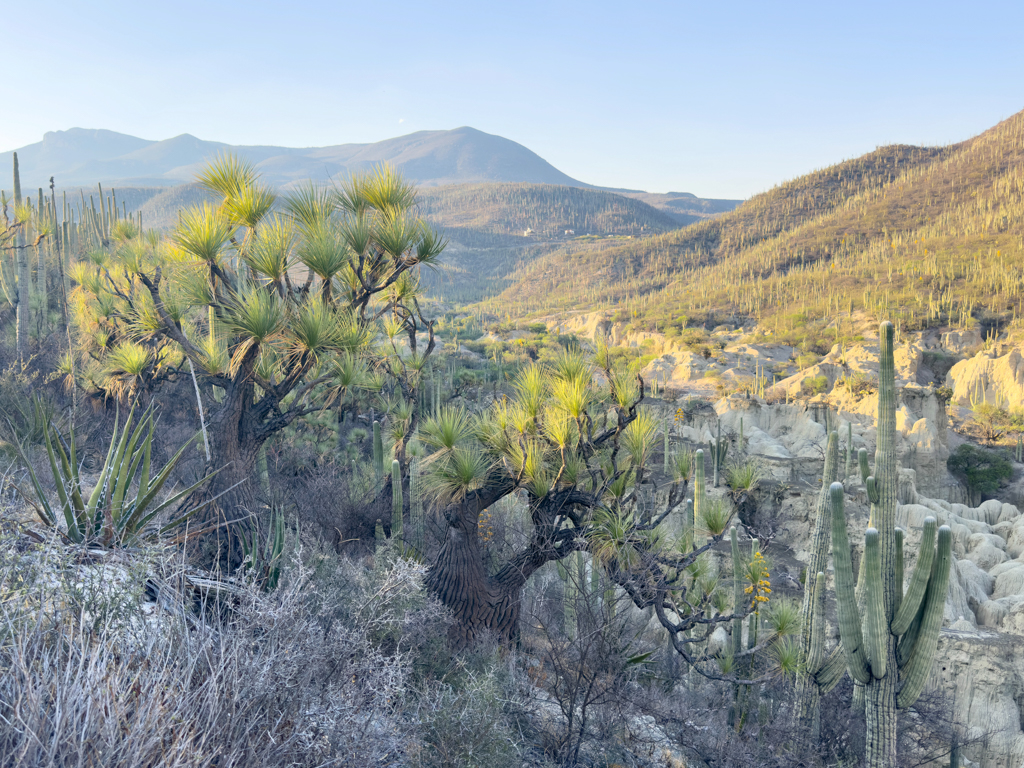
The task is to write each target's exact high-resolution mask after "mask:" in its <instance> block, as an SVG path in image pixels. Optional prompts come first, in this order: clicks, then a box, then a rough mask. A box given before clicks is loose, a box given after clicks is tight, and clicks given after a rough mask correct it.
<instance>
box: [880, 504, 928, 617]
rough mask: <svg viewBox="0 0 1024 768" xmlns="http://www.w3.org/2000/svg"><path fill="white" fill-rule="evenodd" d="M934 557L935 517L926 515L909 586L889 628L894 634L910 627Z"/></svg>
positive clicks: (924, 589)
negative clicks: (918, 551)
mask: <svg viewBox="0 0 1024 768" xmlns="http://www.w3.org/2000/svg"><path fill="white" fill-rule="evenodd" d="M934 557H935V518H934V517H927V518H925V521H924V533H923V534H922V536H921V550H920V554H918V556H917V565H916V566H915V567H914V575H913V576H911V577H910V586H909V587H908V588H907V594H906V595H905V596H904V598H903V601H902V603H901V604H900V608H899V610H898V611H897V612H896V617H895V618H894V619H893V620H892V625H891V627H890V628H891V630H892V633H893V634H894V635H902V634H905V633H906V631H907V630H908V629H910V625H911V623H912V622H913V621H914V617H916V616H917V612H918V609H920V607H921V601H922V600H924V596H925V591H926V588H927V587H928V581H929V579H930V577H931V572H932V562H933V560H934ZM901 588H902V587H901Z"/></svg>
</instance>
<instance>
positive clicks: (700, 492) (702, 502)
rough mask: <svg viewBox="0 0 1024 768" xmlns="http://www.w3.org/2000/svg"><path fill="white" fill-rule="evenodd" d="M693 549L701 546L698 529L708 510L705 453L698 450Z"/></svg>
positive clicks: (694, 455)
mask: <svg viewBox="0 0 1024 768" xmlns="http://www.w3.org/2000/svg"><path fill="white" fill-rule="evenodd" d="M693 462H694V471H693V529H692V530H693V548H694V549H697V547H699V546H701V543H702V542H701V537H699V536H698V535H697V527H698V523H699V521H700V520H701V519H702V518H701V515H703V514H704V512H705V510H706V509H707V504H708V497H707V488H706V487H705V485H704V451H702V450H701V449H700V448H698V449H697V450H696V451H695V452H694V454H693Z"/></svg>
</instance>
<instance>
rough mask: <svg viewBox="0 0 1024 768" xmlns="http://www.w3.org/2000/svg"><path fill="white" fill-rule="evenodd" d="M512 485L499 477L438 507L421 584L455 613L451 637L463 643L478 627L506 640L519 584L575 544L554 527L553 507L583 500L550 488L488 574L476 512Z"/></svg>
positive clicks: (512, 632)
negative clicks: (437, 538)
mask: <svg viewBox="0 0 1024 768" xmlns="http://www.w3.org/2000/svg"><path fill="white" fill-rule="evenodd" d="M512 490H513V486H512V481H511V480H510V479H508V478H503V479H501V480H498V481H496V482H494V483H493V484H489V485H487V486H485V487H484V488H483V489H481V490H480V491H476V492H474V493H471V494H469V495H468V496H467V497H466V498H465V499H464V500H462V501H461V502H460V503H458V504H452V505H450V506H449V507H448V508H447V509H445V511H444V517H445V519H446V520H447V522H448V532H447V535H446V536H445V540H444V543H443V544H442V546H441V551H440V552H439V553H438V556H437V560H436V561H435V562H434V564H433V565H432V566H431V568H430V571H429V573H428V574H427V587H428V588H429V589H430V590H431V591H432V592H433V593H434V594H435V595H436V596H437V598H438V599H439V600H440V601H441V602H442V603H444V604H445V605H446V606H447V607H448V608H449V609H450V610H451V611H452V613H453V614H454V615H455V621H456V623H455V625H454V626H453V627H452V631H451V640H452V642H453V644H454V645H455V646H456V647H464V646H465V645H467V644H468V643H470V642H472V640H473V639H474V638H476V637H477V636H478V635H480V634H481V633H482V632H485V631H489V632H493V633H495V634H496V635H498V637H500V638H501V639H502V640H504V641H505V642H507V643H511V642H513V641H514V640H515V638H516V635H517V633H518V628H519V610H520V595H521V591H522V588H523V585H525V584H526V581H527V580H528V579H529V578H530V576H532V575H533V574H534V573H535V572H536V571H537V569H539V568H540V567H541V566H542V565H544V564H545V563H547V562H550V561H552V560H558V559H561V558H562V557H565V556H566V555H568V554H569V553H570V552H572V551H575V550H576V549H578V548H579V540H578V539H577V538H576V537H575V536H574V535H573V534H572V531H570V530H568V529H562V530H559V529H556V528H555V525H554V522H555V520H556V519H557V517H558V515H557V514H556V510H562V511H563V512H564V511H566V510H567V509H568V508H569V507H570V506H571V505H572V504H574V503H580V500H583V501H586V498H585V495H583V494H578V493H577V492H576V491H575V490H574V489H565V490H558V491H552V492H551V493H549V494H548V495H547V496H545V497H544V499H543V500H541V501H538V502H535V503H534V504H533V505H532V508H531V514H532V518H533V532H532V533H531V536H530V541H529V542H528V543H527V545H526V546H525V547H524V548H523V549H522V550H520V551H519V552H516V553H515V554H514V555H512V557H510V558H509V560H508V562H506V563H505V564H504V565H503V566H502V567H501V568H499V569H498V571H497V572H496V573H495V574H493V575H488V573H487V565H486V563H485V561H484V546H483V542H481V540H480V537H479V534H478V525H479V520H480V513H481V512H482V511H483V510H485V509H487V508H488V507H490V506H491V505H492V504H494V503H495V502H497V501H498V500H499V499H501V498H502V497H504V496H507V495H508V494H509V493H511V491H512Z"/></svg>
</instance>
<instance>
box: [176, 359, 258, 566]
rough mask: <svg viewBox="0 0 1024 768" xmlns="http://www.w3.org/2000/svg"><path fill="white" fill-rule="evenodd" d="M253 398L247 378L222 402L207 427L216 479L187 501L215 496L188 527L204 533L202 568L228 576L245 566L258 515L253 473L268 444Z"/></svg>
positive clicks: (199, 551) (197, 545)
mask: <svg viewBox="0 0 1024 768" xmlns="http://www.w3.org/2000/svg"><path fill="white" fill-rule="evenodd" d="M253 394H254V392H253V385H252V382H251V379H245V378H243V380H242V381H240V382H238V383H236V384H234V385H233V386H231V387H230V388H228V389H226V390H225V396H224V401H223V402H222V403H221V404H220V407H219V408H217V409H216V410H215V411H214V413H213V414H212V415H211V416H210V420H209V422H208V423H207V434H208V436H209V438H210V462H209V466H208V470H209V471H212V472H216V474H215V475H214V476H213V478H212V479H211V480H210V482H209V483H207V484H206V485H205V486H203V487H202V488H201V489H199V490H198V491H196V493H195V494H193V498H191V499H189V503H190V504H193V505H194V504H198V503H201V502H203V501H206V500H208V499H210V498H214V497H217V498H216V501H214V502H213V504H211V505H210V506H209V507H206V508H205V509H204V510H203V511H202V512H200V513H199V514H198V515H196V517H195V518H193V521H192V522H191V524H190V527H191V528H192V529H193V530H200V531H205V533H203V534H202V535H200V536H199V537H198V538H197V540H196V541H195V542H194V547H193V549H194V553H195V555H196V556H197V557H198V559H199V561H200V562H201V563H202V564H203V565H206V566H213V565H214V564H216V565H218V566H219V567H221V568H222V569H225V570H227V571H229V572H230V571H233V570H235V569H236V568H237V567H238V566H239V565H241V562H242V557H243V552H242V546H241V537H242V536H243V535H245V534H246V533H247V532H248V531H249V528H250V521H251V519H252V516H253V515H254V514H255V512H256V487H257V486H256V479H255V474H254V468H255V466H256V459H257V456H258V454H259V451H260V447H261V446H262V445H263V444H264V442H265V440H266V436H265V435H264V432H263V430H262V429H261V427H262V424H261V423H260V422H259V420H258V418H257V417H256V414H255V413H254V411H255V408H254V405H253Z"/></svg>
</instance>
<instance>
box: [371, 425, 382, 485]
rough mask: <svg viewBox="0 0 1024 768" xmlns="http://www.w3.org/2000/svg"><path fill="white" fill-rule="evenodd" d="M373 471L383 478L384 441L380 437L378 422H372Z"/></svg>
mask: <svg viewBox="0 0 1024 768" xmlns="http://www.w3.org/2000/svg"><path fill="white" fill-rule="evenodd" d="M373 471H374V472H376V473H377V477H378V478H380V477H383V476H384V439H383V438H382V437H381V435H380V422H379V421H377V420H376V419H374V420H373Z"/></svg>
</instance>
